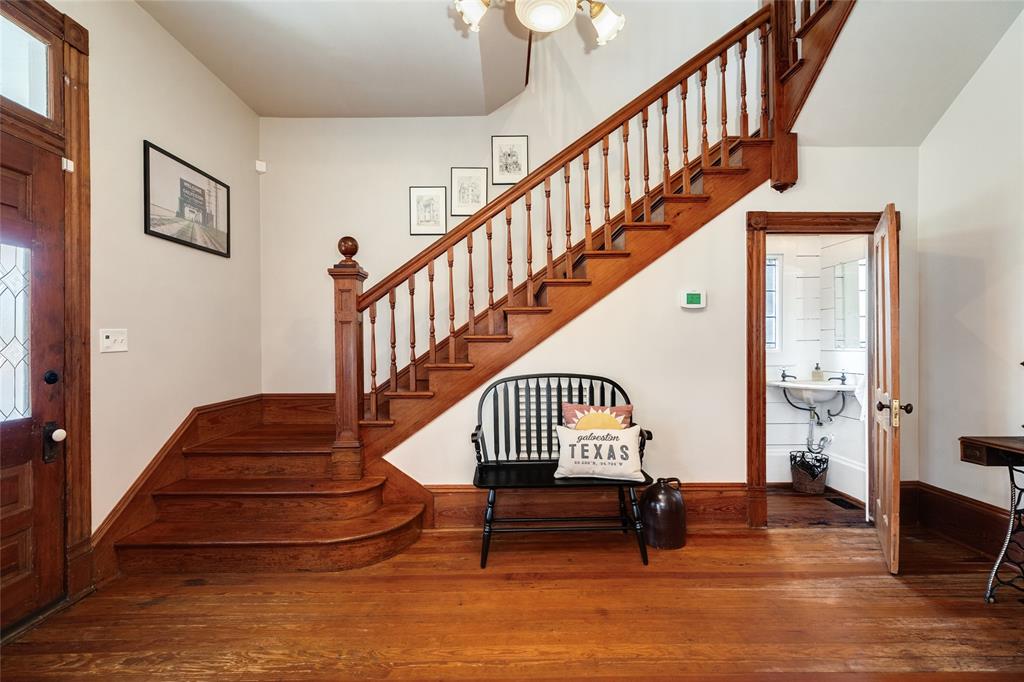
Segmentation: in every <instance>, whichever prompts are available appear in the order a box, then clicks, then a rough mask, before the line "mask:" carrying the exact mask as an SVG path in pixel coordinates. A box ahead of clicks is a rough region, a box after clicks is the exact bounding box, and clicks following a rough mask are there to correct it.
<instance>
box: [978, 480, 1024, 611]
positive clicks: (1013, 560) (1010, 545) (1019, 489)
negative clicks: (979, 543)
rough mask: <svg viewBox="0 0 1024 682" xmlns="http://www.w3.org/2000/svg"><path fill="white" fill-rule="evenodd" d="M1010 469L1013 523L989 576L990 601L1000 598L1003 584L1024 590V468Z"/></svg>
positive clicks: (987, 590)
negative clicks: (1003, 573)
mask: <svg viewBox="0 0 1024 682" xmlns="http://www.w3.org/2000/svg"><path fill="white" fill-rule="evenodd" d="M1007 470H1008V471H1009V474H1010V522H1009V526H1008V527H1007V529H1006V539H1005V540H1003V548H1002V550H1000V552H999V556H998V557H997V558H996V563H995V565H994V566H993V567H992V573H990V574H989V577H988V588H987V589H986V590H985V601H986V602H988V603H989V604H991V603H992V602H994V601H995V600H996V597H995V591H996V588H997V587H1000V586H1001V585H1006V586H1007V587H1012V588H1014V589H1016V590H1020V591H1021V592H1024V544H1021V543H1022V542H1024V467H1012V466H1011V467H1007ZM1011 549H1012V554H1011ZM1000 568H1004V572H1005V573H1007V574H1009V577H1005V578H1004V577H1003V576H1002V575H1000V573H999V569H1000Z"/></svg>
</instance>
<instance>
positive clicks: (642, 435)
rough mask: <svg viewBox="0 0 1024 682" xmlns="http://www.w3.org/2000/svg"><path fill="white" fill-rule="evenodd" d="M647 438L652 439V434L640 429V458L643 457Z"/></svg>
mask: <svg viewBox="0 0 1024 682" xmlns="http://www.w3.org/2000/svg"><path fill="white" fill-rule="evenodd" d="M649 440H654V434H653V433H651V432H650V431H649V430H647V429H640V459H643V458H644V446H645V445H647V441H649Z"/></svg>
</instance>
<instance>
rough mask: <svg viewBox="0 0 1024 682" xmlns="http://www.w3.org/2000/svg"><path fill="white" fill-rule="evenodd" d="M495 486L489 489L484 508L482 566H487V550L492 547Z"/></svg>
mask: <svg viewBox="0 0 1024 682" xmlns="http://www.w3.org/2000/svg"><path fill="white" fill-rule="evenodd" d="M496 496H497V495H496V493H495V490H494V488H491V489H490V490H488V491H487V509H486V510H484V538H483V544H482V545H481V546H480V568H487V552H488V551H489V550H490V549H491V524H492V523H493V522H494V498H495V497H496Z"/></svg>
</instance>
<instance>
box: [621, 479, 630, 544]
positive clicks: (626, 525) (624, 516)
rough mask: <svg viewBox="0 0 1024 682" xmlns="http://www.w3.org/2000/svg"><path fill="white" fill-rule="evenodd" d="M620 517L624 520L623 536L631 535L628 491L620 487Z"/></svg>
mask: <svg viewBox="0 0 1024 682" xmlns="http://www.w3.org/2000/svg"><path fill="white" fill-rule="evenodd" d="M619 516H620V517H621V518H622V534H623V535H628V534H629V514H627V513H626V491H625V490H623V488H622V486H621V485H620V486H619Z"/></svg>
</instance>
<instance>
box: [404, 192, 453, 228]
mask: <svg viewBox="0 0 1024 682" xmlns="http://www.w3.org/2000/svg"><path fill="white" fill-rule="evenodd" d="M447 192H448V188H447V187H410V188H409V234H411V235H414V236H415V235H438V234H444V233H445V232H446V231H447V230H448V217H447V215H446V209H447V196H446V195H447Z"/></svg>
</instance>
